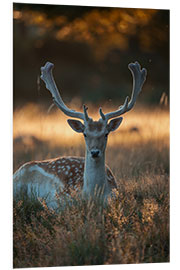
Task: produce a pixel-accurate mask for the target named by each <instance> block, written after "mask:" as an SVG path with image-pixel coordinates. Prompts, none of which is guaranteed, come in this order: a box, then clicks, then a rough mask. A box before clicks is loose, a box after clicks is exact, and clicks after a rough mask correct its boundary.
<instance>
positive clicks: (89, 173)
mask: <svg viewBox="0 0 180 270" xmlns="http://www.w3.org/2000/svg"><path fill="white" fill-rule="evenodd" d="M98 191H100V192H101V193H103V194H104V195H105V193H107V192H108V184H107V179H106V173H105V153H103V154H102V155H101V157H99V158H97V159H96V158H94V159H93V158H92V157H91V154H90V153H88V151H86V155H85V167H84V185H83V194H85V195H88V196H89V195H90V196H93V195H94V194H95V192H98Z"/></svg>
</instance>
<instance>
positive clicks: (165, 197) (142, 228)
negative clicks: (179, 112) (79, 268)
mask: <svg viewBox="0 0 180 270" xmlns="http://www.w3.org/2000/svg"><path fill="white" fill-rule="evenodd" d="M109 109H113V108H105V111H107V110H109ZM90 112H91V113H90V115H91V116H93V117H95V118H97V115H96V114H95V109H94V108H93V107H91V108H90ZM59 155H81V156H83V155H84V143H83V138H82V136H81V135H80V134H76V133H74V132H73V131H71V129H70V128H69V127H68V125H67V123H66V118H65V117H64V116H62V114H61V112H57V111H55V110H53V111H52V112H51V113H50V114H47V113H46V111H44V109H43V108H38V107H37V106H34V105H32V104H30V105H28V106H26V107H24V108H22V109H19V110H17V111H15V113H14V169H16V168H18V166H19V165H21V164H23V163H24V162H26V161H29V160H33V159H36V160H39V159H46V158H51V157H56V156H59ZM106 156H107V158H106V160H107V164H108V165H109V166H110V167H111V169H112V171H113V173H114V174H115V176H116V178H117V182H118V192H117V194H116V198H115V199H114V200H113V201H110V202H109V205H108V207H105V208H104V207H102V205H100V204H98V203H97V202H92V201H90V202H88V203H87V202H85V201H83V200H80V199H79V196H78V194H77V193H76V192H73V194H72V196H73V197H74V203H73V204H72V205H69V206H67V207H66V209H64V210H62V209H61V210H59V212H56V213H55V212H53V211H52V210H50V209H48V208H47V207H46V204H45V202H43V201H39V200H38V199H37V198H34V197H32V198H27V197H25V195H24V194H20V195H19V198H18V200H16V201H15V200H14V227H13V228H14V237H13V240H14V249H13V250H14V267H17V268H18V267H35V266H41V267H43V266H45V267H46V266H62V265H64V266H65V265H94V264H96V265H97V264H121V263H148V262H168V261H169V113H168V111H167V110H164V109H160V108H151V109H148V110H145V109H143V108H141V109H138V110H134V111H132V112H130V113H129V114H127V115H124V120H123V123H122V126H121V127H120V128H119V131H117V132H114V133H112V134H111V135H110V137H109V142H108V149H107V155H106Z"/></svg>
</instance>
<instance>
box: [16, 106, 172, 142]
mask: <svg viewBox="0 0 180 270" xmlns="http://www.w3.org/2000/svg"><path fill="white" fill-rule="evenodd" d="M116 109H117V108H116V107H111V108H104V112H108V111H111V110H116ZM78 110H80V109H79V108H78ZM95 111H97V112H95ZM89 114H90V116H91V117H92V118H93V119H96V120H97V119H98V118H99V117H100V116H99V114H98V108H97V109H95V108H91V109H90V110H89ZM123 118H124V119H123V122H122V125H121V127H120V128H119V130H118V131H116V132H113V133H111V135H110V136H109V142H108V145H109V146H113V145H124V144H125V145H128V144H135V143H142V142H143V143H147V142H148V141H152V140H153V141H155V142H159V141H161V142H162V141H163V143H165V144H166V145H168V144H169V113H168V111H167V110H162V109H159V108H158V107H157V108H151V109H145V108H144V109H143V108H142V109H138V110H136V109H134V111H132V112H130V113H127V114H125V115H124V116H123ZM67 119H68V118H67V117H66V116H64V115H63V113H62V112H60V111H59V110H52V112H51V113H48V112H47V110H42V109H40V108H39V107H38V106H37V105H34V104H29V105H27V106H26V107H23V108H21V109H19V110H16V111H15V113H14V138H16V137H18V136H24V135H32V136H35V137H36V138H38V139H39V140H42V141H47V142H48V143H50V144H53V145H59V146H61V145H69V146H70V145H81V144H82V141H83V138H82V136H81V135H79V134H76V133H75V132H74V131H72V129H71V128H70V127H69V125H68V124H67Z"/></svg>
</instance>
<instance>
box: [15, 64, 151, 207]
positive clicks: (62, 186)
mask: <svg viewBox="0 0 180 270" xmlns="http://www.w3.org/2000/svg"><path fill="white" fill-rule="evenodd" d="M53 67H54V65H53V64H52V63H50V62H47V63H46V64H45V66H44V67H42V68H41V72H42V74H41V79H42V80H43V81H44V82H45V85H46V88H47V89H48V90H49V91H50V92H51V94H52V97H53V101H54V103H55V104H56V105H57V107H58V108H59V109H60V110H61V111H62V112H63V113H64V114H65V115H67V116H70V117H72V118H76V119H80V120H82V121H83V123H82V122H81V121H79V120H73V119H68V120H67V122H68V124H69V125H70V127H71V128H72V129H73V130H74V131H76V132H78V133H83V135H84V139H85V143H86V153H85V158H83V157H58V158H55V159H50V160H44V161H31V162H28V163H25V164H24V165H22V166H21V167H20V168H19V169H18V170H17V171H16V172H15V173H14V177H13V178H14V196H15V195H16V194H17V193H18V192H19V190H20V189H21V188H22V187H25V188H26V191H27V193H28V194H30V193H31V191H32V190H33V191H35V192H36V194H37V196H38V197H47V195H48V199H47V201H46V203H47V205H48V206H49V207H52V208H55V207H56V206H57V203H56V194H57V192H58V191H59V190H62V191H63V190H66V191H67V194H68V192H69V190H70V188H73V189H76V188H78V187H80V189H81V190H82V194H83V196H84V197H85V198H89V197H93V196H94V193H95V190H99V191H100V193H101V196H102V198H103V199H104V200H107V198H108V197H109V196H111V194H112V191H113V189H116V188H117V185H116V180H115V177H114V175H113V173H112V172H111V170H110V168H108V166H107V165H105V149H106V144H107V139H108V135H109V133H110V132H112V131H115V130H116V129H117V128H118V127H119V126H120V124H121V122H122V119H123V118H122V117H119V116H120V115H122V114H124V113H126V112H127V111H130V110H131V109H132V108H133V106H134V104H135V102H136V99H137V96H138V94H139V93H140V91H141V89H142V86H143V84H144V82H145V79H146V74H147V71H146V69H145V68H143V69H141V67H140V65H139V63H138V62H135V63H130V64H129V65H128V67H129V69H130V71H131V73H132V76H133V89H132V94H131V99H130V100H129V97H126V99H125V102H124V104H123V105H122V106H120V107H119V108H118V109H117V110H116V111H112V112H109V113H106V114H104V113H103V111H102V108H99V113H100V116H101V117H100V119H99V120H98V121H93V119H91V118H90V117H89V116H88V113H87V109H88V108H87V107H86V106H85V105H84V106H83V112H78V111H74V110H72V109H70V108H68V107H67V106H66V105H65V104H64V102H63V100H62V98H61V96H60V93H59V91H58V88H57V86H56V84H55V81H54V78H53V74H52V69H53ZM112 118H113V119H112ZM110 119H112V120H111V121H109V120H110ZM69 196H70V195H69Z"/></svg>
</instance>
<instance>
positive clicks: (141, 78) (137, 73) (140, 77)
mask: <svg viewBox="0 0 180 270" xmlns="http://www.w3.org/2000/svg"><path fill="white" fill-rule="evenodd" d="M128 68H129V69H130V71H131V73H132V76H133V90H132V94H131V99H130V101H129V97H128V96H127V97H126V99H125V102H124V104H123V105H122V106H120V107H119V109H118V110H117V111H114V112H109V113H106V114H103V112H102V109H101V108H100V109H99V113H100V115H101V117H102V118H103V119H104V120H106V121H108V120H109V119H111V118H115V117H118V116H120V115H122V114H124V113H126V112H128V111H130V110H131V109H132V108H133V107H134V105H135V103H136V99H137V96H138V95H139V93H140V92H141V89H142V86H143V84H144V82H145V80H146V75H147V71H146V69H145V68H143V69H142V70H141V66H140V64H139V63H138V62H135V63H130V64H129V65H128Z"/></svg>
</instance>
